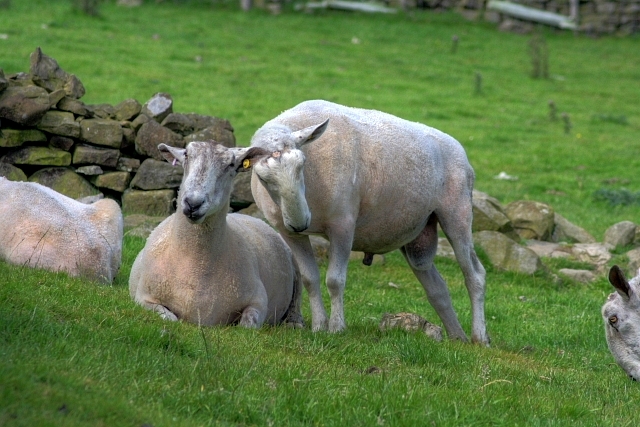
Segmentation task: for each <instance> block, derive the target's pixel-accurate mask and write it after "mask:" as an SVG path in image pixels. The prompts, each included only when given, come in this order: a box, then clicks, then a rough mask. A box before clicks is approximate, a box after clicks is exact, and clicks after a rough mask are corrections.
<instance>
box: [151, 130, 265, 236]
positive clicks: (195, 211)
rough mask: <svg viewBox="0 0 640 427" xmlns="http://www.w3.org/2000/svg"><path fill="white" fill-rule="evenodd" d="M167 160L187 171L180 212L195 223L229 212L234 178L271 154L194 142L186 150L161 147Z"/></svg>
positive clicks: (181, 187) (250, 149)
mask: <svg viewBox="0 0 640 427" xmlns="http://www.w3.org/2000/svg"><path fill="white" fill-rule="evenodd" d="M158 150H160V153H161V154H162V155H163V157H164V158H165V159H166V160H167V161H168V162H169V163H172V164H174V165H175V164H176V163H178V164H180V165H182V167H183V168H184V175H183V177H182V183H181V184H180V194H179V196H178V208H179V210H180V211H181V212H182V213H183V214H184V215H185V216H186V217H187V219H188V220H189V221H191V222H193V223H196V224H199V223H201V222H203V221H204V219H205V218H206V217H208V216H210V215H212V214H215V213H218V212H221V211H222V212H224V214H225V215H226V212H227V210H228V208H229V198H230V196H231V190H232V188H233V178H234V177H235V176H236V175H237V174H238V173H239V172H244V171H247V170H250V169H251V166H252V164H253V163H255V162H256V160H258V159H260V158H262V157H264V156H266V155H267V154H268V152H266V151H265V150H263V149H261V148H257V147H252V148H227V147H225V146H223V145H220V144H217V143H215V142H212V141H193V142H191V143H189V145H187V147H186V148H177V147H171V146H169V145H166V144H160V145H158Z"/></svg>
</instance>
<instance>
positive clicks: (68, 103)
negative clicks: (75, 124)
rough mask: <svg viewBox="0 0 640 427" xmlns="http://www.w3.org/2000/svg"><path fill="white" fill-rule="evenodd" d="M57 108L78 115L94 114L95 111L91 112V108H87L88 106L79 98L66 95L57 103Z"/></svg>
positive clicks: (88, 115)
mask: <svg viewBox="0 0 640 427" xmlns="http://www.w3.org/2000/svg"><path fill="white" fill-rule="evenodd" d="M56 108H57V109H58V110H62V111H67V112H69V113H73V114H77V115H78V116H83V117H90V116H91V117H92V116H93V113H90V112H89V110H87V106H86V105H84V102H82V101H80V100H79V99H75V98H71V97H69V96H65V97H64V98H62V99H61V100H60V101H59V102H58V104H57V105H56Z"/></svg>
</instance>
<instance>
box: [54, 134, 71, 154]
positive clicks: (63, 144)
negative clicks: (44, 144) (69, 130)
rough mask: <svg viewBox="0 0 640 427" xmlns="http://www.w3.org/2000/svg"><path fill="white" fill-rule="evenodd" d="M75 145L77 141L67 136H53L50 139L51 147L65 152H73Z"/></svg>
mask: <svg viewBox="0 0 640 427" xmlns="http://www.w3.org/2000/svg"><path fill="white" fill-rule="evenodd" d="M73 144H75V141H74V140H73V139H72V138H69V137H66V136H59V135H53V136H52V137H51V138H50V139H49V146H51V147H53V148H59V149H61V150H64V151H69V150H71V147H73Z"/></svg>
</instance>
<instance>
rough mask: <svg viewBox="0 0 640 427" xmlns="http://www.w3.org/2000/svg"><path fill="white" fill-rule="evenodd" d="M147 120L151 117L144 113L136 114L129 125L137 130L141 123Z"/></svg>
mask: <svg viewBox="0 0 640 427" xmlns="http://www.w3.org/2000/svg"><path fill="white" fill-rule="evenodd" d="M149 120H151V119H150V118H149V116H147V115H146V114H138V116H137V117H136V118H135V119H133V121H132V122H131V127H132V128H133V130H135V131H136V132H138V131H139V130H140V128H141V127H142V125H143V124H145V123H147V122H148V121H149Z"/></svg>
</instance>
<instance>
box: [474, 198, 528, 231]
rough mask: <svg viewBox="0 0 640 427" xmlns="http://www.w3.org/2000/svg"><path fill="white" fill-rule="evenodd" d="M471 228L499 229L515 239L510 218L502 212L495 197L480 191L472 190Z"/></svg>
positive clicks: (475, 229)
mask: <svg viewBox="0 0 640 427" xmlns="http://www.w3.org/2000/svg"><path fill="white" fill-rule="evenodd" d="M472 230H473V231H474V232H476V231H482V230H488V231H499V232H501V233H503V234H507V235H508V236H509V237H510V238H512V239H516V238H518V237H517V233H516V232H515V230H514V228H513V225H512V224H511V220H509V218H508V217H507V215H506V214H505V213H504V208H503V207H502V205H501V204H500V202H498V200H497V199H495V198H493V197H490V196H488V195H487V194H485V193H482V192H480V191H476V190H474V191H473V224H472Z"/></svg>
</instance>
